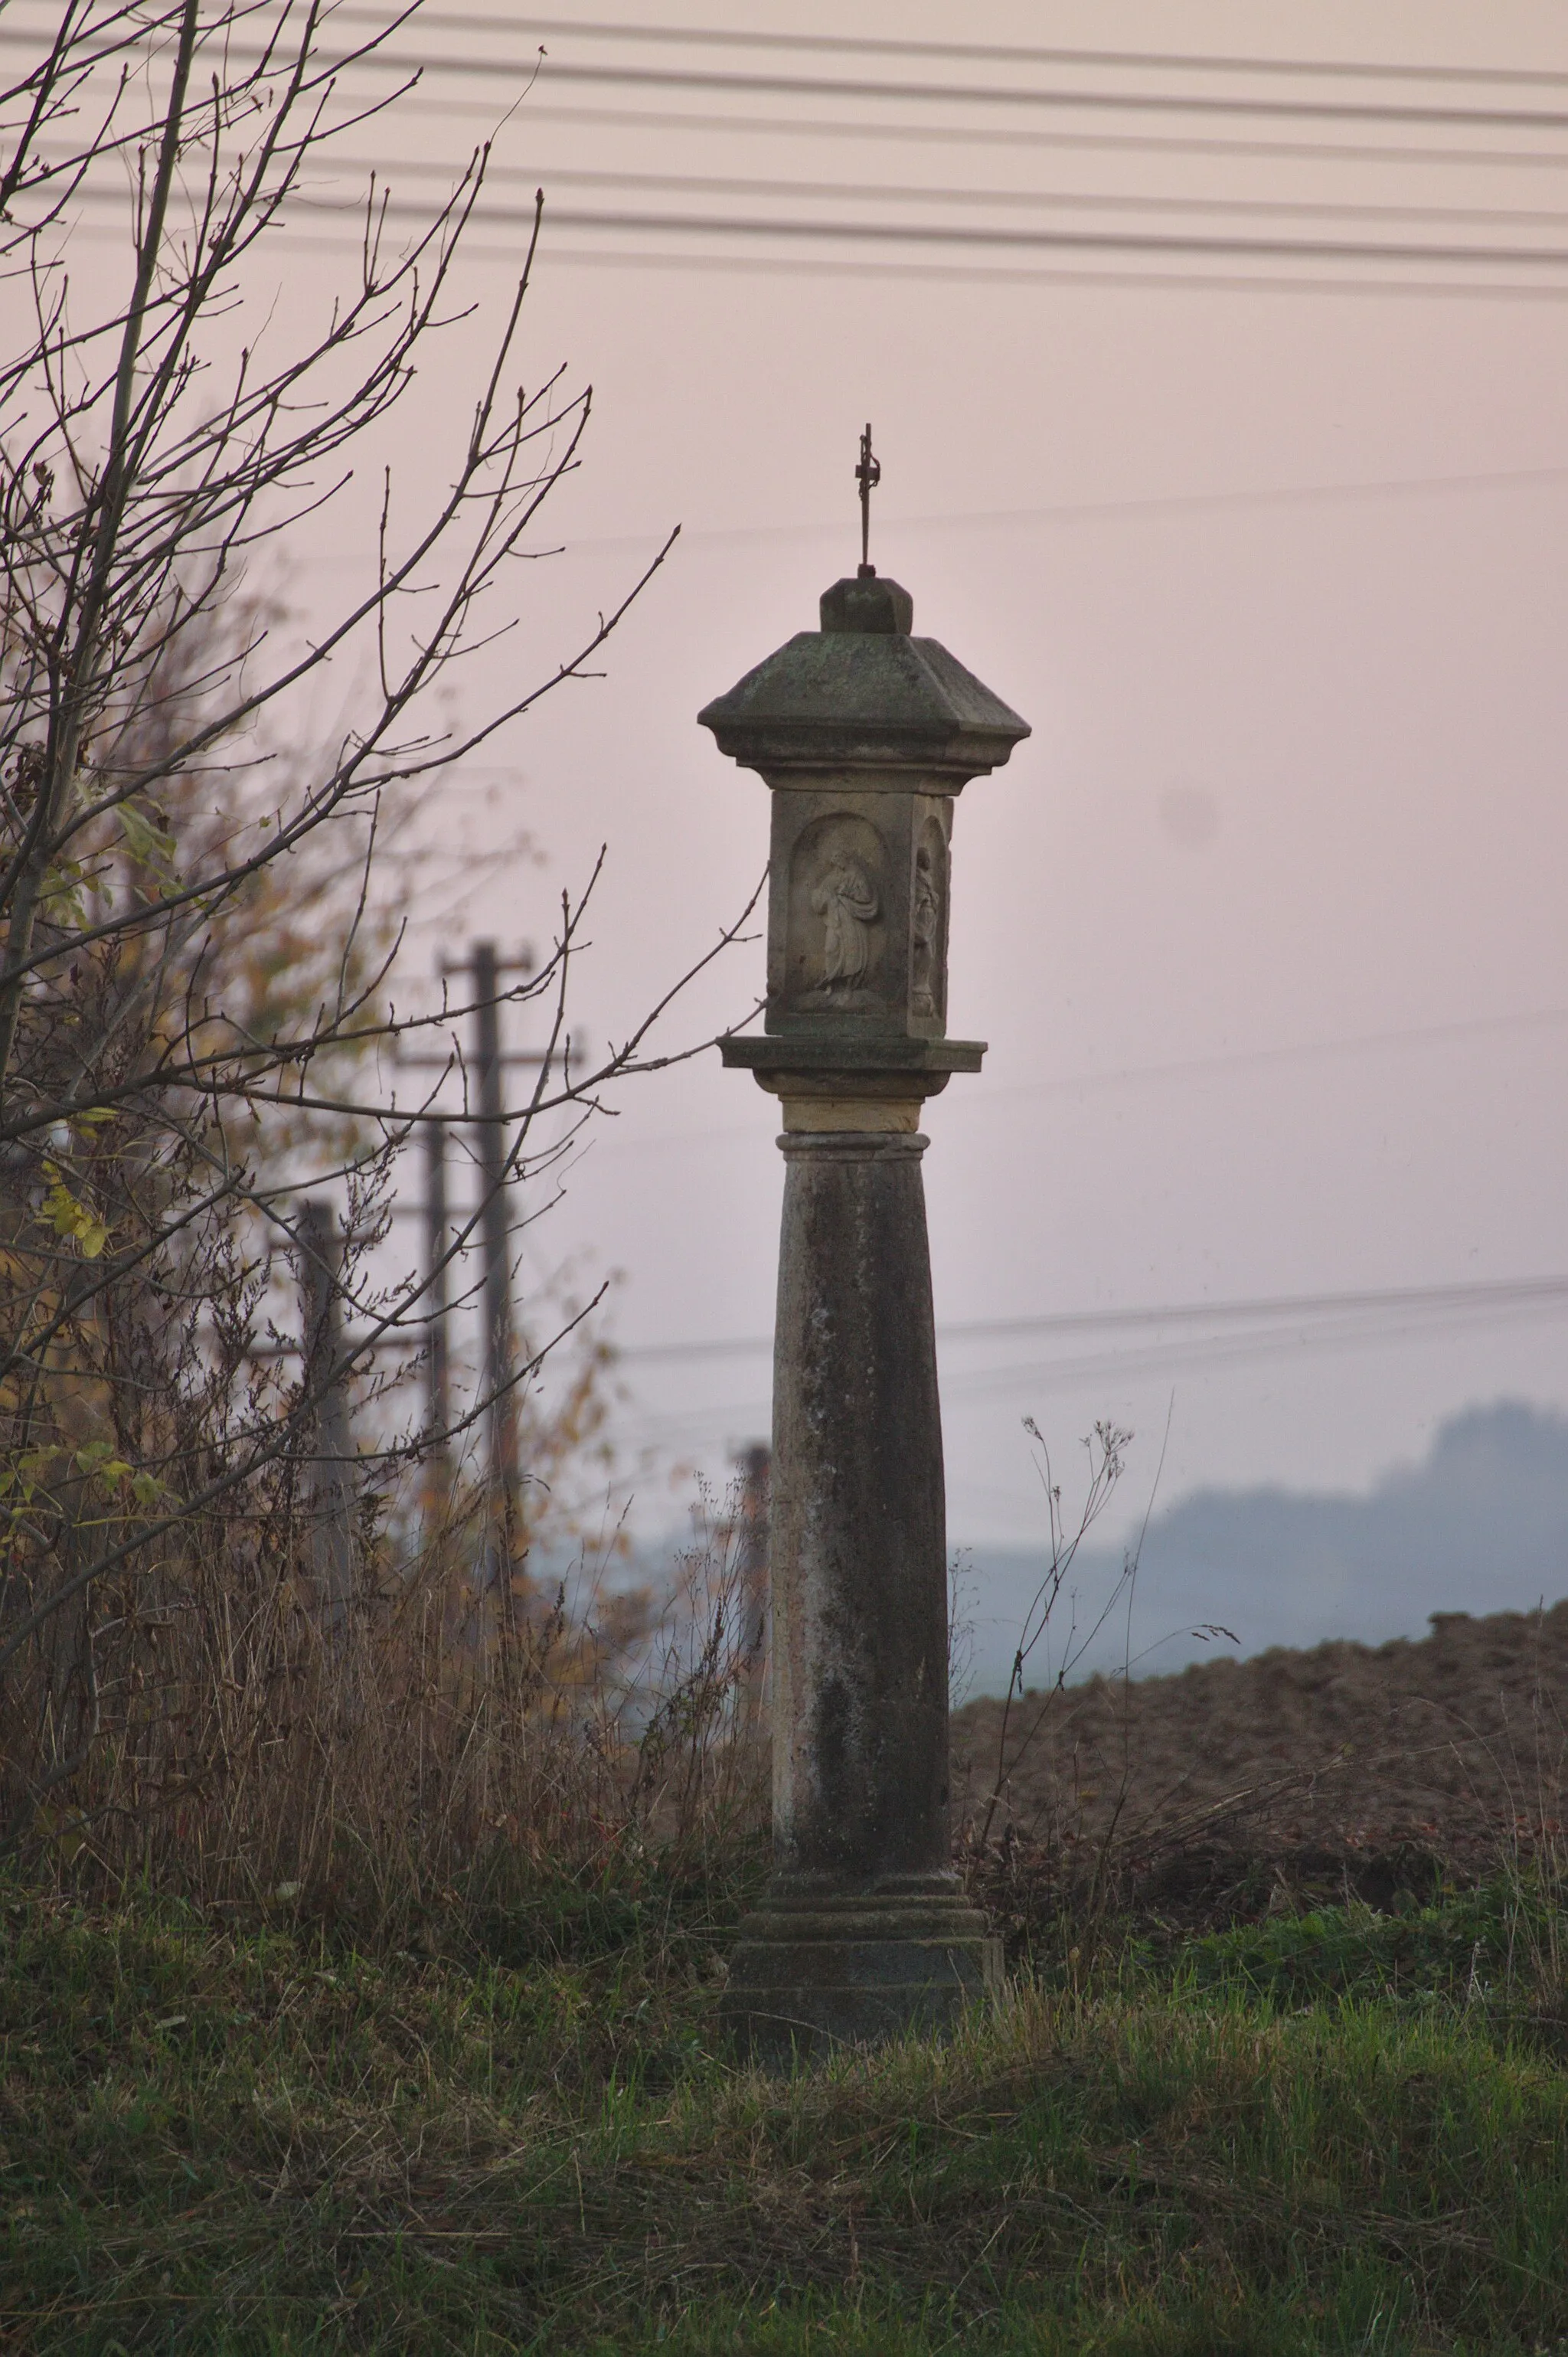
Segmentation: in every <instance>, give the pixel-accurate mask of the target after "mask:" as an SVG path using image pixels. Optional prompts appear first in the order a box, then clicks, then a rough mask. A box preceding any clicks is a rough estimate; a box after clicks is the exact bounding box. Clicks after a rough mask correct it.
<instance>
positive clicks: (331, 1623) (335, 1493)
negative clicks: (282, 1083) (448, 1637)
mask: <svg viewBox="0 0 1568 2357" xmlns="http://www.w3.org/2000/svg"><path fill="white" fill-rule="evenodd" d="M298 1232H299V1290H300V1301H301V1307H302V1309H303V1312H304V1325H305V1387H306V1396H307V1397H312V1398H314V1401H315V1412H314V1418H313V1422H314V1426H315V1434H314V1443H313V1447H312V1451H311V1475H310V1484H309V1513H310V1523H311V1533H310V1553H311V1568H312V1573H313V1576H314V1579H315V1585H316V1607H317V1614H318V1616H319V1619H320V1622H321V1628H322V1631H323V1634H324V1635H326V1636H327V1637H328V1639H329V1640H330V1641H331V1642H332V1643H333V1644H334V1645H336V1646H341V1645H342V1644H343V1643H344V1642H345V1641H346V1640H347V1637H348V1633H349V1620H350V1617H351V1614H352V1610H353V1602H354V1503H355V1500H354V1489H355V1484H354V1466H353V1458H354V1436H353V1429H352V1426H351V1424H350V1421H349V1391H348V1372H349V1371H348V1364H347V1355H346V1353H345V1351H344V1347H343V1290H342V1275H343V1237H342V1235H341V1233H340V1232H339V1230H338V1214H337V1212H336V1211H335V1210H334V1209H333V1207H332V1205H331V1204H330V1203H329V1202H327V1201H326V1200H323V1199H321V1198H320V1197H316V1198H313V1199H311V1200H307V1201H306V1202H304V1203H302V1204H301V1205H300V1208H299V1222H298Z"/></svg>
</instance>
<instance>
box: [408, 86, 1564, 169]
mask: <svg viewBox="0 0 1568 2357" xmlns="http://www.w3.org/2000/svg"><path fill="white" fill-rule="evenodd" d="M399 104H400V106H402V107H403V108H405V109H412V110H414V111H416V112H420V113H426V114H430V115H433V116H436V117H442V116H447V117H451V118H452V119H454V120H456V118H457V117H459V116H461V117H463V118H464V119H465V120H470V119H471V120H476V121H482V122H484V123H486V124H491V125H494V124H496V123H497V121H498V120H499V113H500V112H501V110H500V109H499V107H498V105H497V102H495V101H494V100H491V99H477V98H454V97H452V96H450V95H448V94H446V93H445V92H435V91H420V90H413V91H409V92H408V93H407V95H406V96H404V97H403V98H402V99H400V101H399ZM520 120H526V122H527V124H528V126H529V128H530V129H532V128H533V127H534V126H535V125H536V124H546V123H571V124H590V123H591V124H601V125H604V126H606V127H607V128H610V129H614V130H633V131H658V132H664V131H680V132H688V131H698V132H711V133H713V134H714V135H715V136H723V137H734V138H745V139H747V140H751V139H756V138H758V137H777V138H789V139H853V140H854V141H855V142H856V143H857V144H858V145H864V144H865V143H866V142H868V141H873V140H880V141H882V142H884V143H886V142H887V141H893V142H895V143H897V144H899V145H904V146H918V147H920V148H922V149H924V148H927V147H929V146H932V145H944V146H959V147H987V148H998V147H1024V148H1035V147H1047V148H1051V149H1058V148H1059V149H1061V150H1062V151H1063V152H1064V153H1065V152H1070V153H1072V154H1074V155H1084V154H1093V155H1136V156H1219V157H1234V156H1247V157H1251V158H1253V159H1261V160H1264V161H1267V162H1270V163H1309V164H1311V163H1332V164H1400V165H1411V164H1465V165H1472V164H1473V165H1479V166H1483V167H1486V168H1487V170H1491V169H1493V168H1499V169H1500V168H1509V169H1511V168H1514V167H1527V168H1530V169H1535V170H1540V169H1548V170H1550V169H1552V168H1555V167H1561V166H1563V165H1568V149H1564V148H1541V149H1525V148H1519V147H1420V146H1413V145H1409V144H1408V143H1407V144H1405V145H1400V146H1371V145H1368V144H1367V143H1366V142H1365V141H1354V142H1352V141H1345V140H1337V141H1323V140H1302V139H1292V140H1281V139H1208V138H1204V137H1202V136H1201V135H1197V134H1192V135H1187V136H1185V137H1184V136H1172V135H1169V134H1167V133H1163V132H1158V131H1147V130H1139V131H1137V132H1114V131H1066V130H1061V129H1053V130H1048V131H1047V130H1042V129H1037V128H1031V129H1027V130H1025V129H1022V128H1020V127H1019V125H1017V124H1007V123H988V124H952V123H932V122H930V121H929V119H928V120H926V121H924V122H908V123H886V122H878V121H874V120H869V119H867V118H866V117H865V116H861V117H858V118H856V117H852V116H845V117H843V118H842V119H840V118H833V117H822V118H820V119H813V118H812V117H811V116H810V115H788V114H683V113H673V112H671V110H670V109H668V108H660V109H659V110H657V111H653V110H650V109H646V108H643V109H638V108H633V107H625V106H572V105H565V106H555V105H552V104H549V103H547V102H542V101H540V100H539V99H537V98H531V99H530V101H529V107H528V113H527V116H526V118H520Z"/></svg>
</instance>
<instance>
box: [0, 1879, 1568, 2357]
mask: <svg viewBox="0 0 1568 2357" xmlns="http://www.w3.org/2000/svg"><path fill="white" fill-rule="evenodd" d="M580 1929H581V1927H580V1926H579V1930H580ZM1561 1930H1562V1921H1561V1918H1560V1916H1559V1915H1558V1914H1557V1912H1556V1911H1555V1910H1554V1909H1553V1908H1552V1905H1551V1904H1550V1903H1549V1902H1548V1900H1546V1899H1544V1898H1538V1899H1535V1900H1531V1899H1530V1898H1529V1896H1528V1894H1520V1892H1518V1891H1517V1890H1516V1891H1513V1892H1511V1893H1510V1892H1509V1891H1508V1890H1506V1889H1498V1890H1496V1891H1493V1892H1490V1893H1482V1894H1475V1893H1471V1894H1467V1895H1464V1896H1457V1897H1451V1898H1450V1899H1448V1900H1445V1901H1444V1904H1443V1905H1441V1906H1438V1907H1435V1908H1433V1909H1430V1910H1424V1911H1422V1912H1418V1913H1416V1912H1412V1913H1411V1914H1409V1915H1406V1916H1403V1917H1388V1918H1385V1917H1380V1916H1374V1915H1371V1914H1369V1913H1368V1912H1367V1911H1366V1910H1324V1911H1322V1912H1320V1913H1319V1914H1317V1915H1316V1916H1309V1917H1305V1918H1300V1919H1288V1918H1287V1919H1281V1920H1279V1921H1269V1922H1265V1923H1263V1924H1262V1925H1261V1926H1258V1927H1256V1928H1255V1929H1251V1930H1247V1931H1241V1932H1230V1933H1226V1934H1224V1935H1223V1936H1220V1937H1215V1938H1208V1939H1202V1940H1196V1941H1192V1942H1189V1943H1185V1944H1184V1945H1181V1946H1179V1947H1177V1948H1176V1950H1175V1951H1174V1952H1173V1953H1168V1954H1165V1955H1164V1956H1156V1955H1155V1953H1153V1952H1152V1951H1151V1950H1149V1949H1147V1948H1140V1947H1138V1946H1137V1945H1135V1944H1129V1945H1128V1946H1127V1947H1126V1948H1125V1949H1124V1950H1123V1951H1122V1953H1121V1954H1120V1955H1119V1956H1117V1957H1115V1958H1112V1960H1111V1961H1109V1962H1108V1963H1107V1964H1104V1965H1102V1967H1101V1970H1100V1971H1099V1973H1098V1974H1097V1975H1094V1976H1091V1977H1090V1979H1089V1980H1088V1981H1087V1982H1086V1983H1085V1984H1084V1985H1082V1986H1079V1987H1077V1988H1075V1987H1073V1986H1071V1985H1070V1984H1066V1985H1064V1986H1061V1987H1059V1988H1055V1989H1053V1988H1051V1987H1048V1986H1043V1985H1041V1986H1031V1987H1028V1988H1026V1989H1024V1990H1022V1991H1020V1993H1019V1995H1018V1996H1017V1999H1016V2002H1015V2004H1014V2006H1013V2007H1012V2008H1011V2010H1010V2011H1009V2012H1008V2013H1006V2014H1005V2015H1004V2016H1003V2017H1001V2018H997V2019H994V2020H992V2021H989V2022H985V2023H981V2024H977V2025H976V2026H975V2027H974V2029H972V2031H971V2032H970V2033H968V2034H966V2035H965V2036H964V2037H963V2038H962V2039H961V2040H957V2041H955V2042H954V2043H953V2044H952V2045H950V2046H949V2047H947V2048H939V2049H932V2048H929V2047H925V2046H920V2045H914V2044H912V2045H910V2046H908V2047H906V2048H902V2049H898V2050H892V2051H889V2052H886V2053H885V2054H883V2055H881V2056H879V2057H877V2058H875V2059H872V2060H866V2059H855V2058H850V2059H846V2060H845V2061H843V2063H842V2064H841V2065H840V2066H838V2067H836V2068H835V2069H832V2070H830V2071H826V2072H820V2073H818V2074H815V2075H813V2076H808V2077H803V2078H800V2079H798V2080H796V2081H793V2082H789V2083H779V2082H770V2081H768V2080H766V2079H763V2078H761V2077H758V2076H757V2075H755V2074H752V2073H750V2072H742V2071H739V2070H737V2069H736V2068H735V2067H734V2066H733V2064H732V2063H731V2062H730V2061H728V2060H727V2059H726V2058H725V2055H724V2053H723V2052H722V2050H718V2049H717V2048H716V2046H715V2044H714V1986H715V1972H716V1969H717V1967H718V1956H719V1951H718V1949H717V1947H716V1946H715V1945H714V1943H713V1940H712V1939H711V1938H710V1937H709V1936H708V1935H706V1934H704V1933H703V1931H702V1930H701V1929H700V1928H699V1929H697V1930H694V1931H693V1930H688V1931H685V1932H682V1930H681V1928H680V1921H679V1919H678V1918H674V1917H671V1915H670V1914H669V1913H668V1911H666V1912H665V1913H664V1914H662V1915H660V1913H659V1911H658V1910H653V1909H651V1908H644V1909H640V1910H639V1909H638V1908H631V1909H628V1910H622V1911H621V1912H620V1913H619V1914H616V1913H615V1912H614V1910H612V1911H611V1913H610V1915H609V1916H607V1917H603V1918H601V1917H598V1916H596V1917H595V1918H594V1921H593V1924H592V1925H591V1927H590V1931H589V1933H588V1934H585V1936H583V1937H582V1938H580V1939H578V1940H577V1941H576V1942H575V1945H573V1946H572V1953H570V1954H566V1955H564V1954H563V1953H562V1943H561V1941H560V1940H559V1939H557V1940H556V1941H555V1942H554V1943H553V1945H551V1944H550V1943H541V1942H535V1943H533V1944H534V1947H535V1949H536V1951H537V1953H535V1954H534V1955H533V1957H532V1961H523V1962H513V1963H510V1964H500V1963H497V1962H495V1961H493V1959H491V1960H487V1959H486V1958H485V1957H482V1956H475V1957H470V1958H467V1959H456V1960H454V1959H451V1958H440V1957H426V1958H421V1959H416V1958H414V1957H413V1956H410V1955H406V1954H393V1955H382V1956H365V1955H359V1954H355V1953H352V1952H350V1951H347V1950H345V1949H343V1948H342V1947H341V1946H334V1945H332V1944H331V1943H329V1942H328V1941H327V1940H326V1939H325V1938H324V1936H323V1935H322V1934H320V1933H319V1932H310V1931H308V1930H306V1929H304V1928H302V1927H300V1926H298V1925H295V1924H291V1923H289V1922H286V1921H277V1922H274V1923H272V1924H270V1925H269V1924H264V1923H252V1924H251V1925H249V1926H248V1927H246V1928H244V1929H243V1930H241V1929H238V1928H234V1927H229V1928H225V1927H224V1926H223V1925H222V1924H221V1923H220V1922H217V1921H213V1920H211V1919H208V1920H202V1919H201V1918H199V1917H198V1916H197V1915H195V1914H194V1913H191V1912H189V1911H187V1910H178V1909H174V1908H170V1907H168V1906H160V1905H158V1904H157V1903H156V1902H154V1901H151V1900H143V1901H141V1902H140V1903H138V1904H135V1905H127V1906H125V1907H123V1908H121V1909H120V1910H116V1911H114V1912H112V1913H110V1912H97V1913H94V1912H91V1911H87V1910H73V1909H71V1908H69V1907H66V1906H63V1905H61V1904H59V1903H58V1902H49V1901H46V1900H41V1899H38V1898H28V1897H26V1896H13V1897H12V1898H11V1899H10V1900H9V1901H8V1902H6V1903H3V1904H0V2202H3V2212H4V2216H3V2225H0V2348H10V2349H16V2350H25V2351H27V2352H34V2351H37V2352H52V2351H70V2352H101V2357H111V2352H116V2351H122V2352H133V2351H142V2350H158V2351H165V2350H167V2351H191V2352H204V2357H205V2352H247V2357H248V2353H249V2352H258V2353H259V2352H279V2357H281V2352H306V2351H311V2352H326V2351H338V2350H342V2351H349V2350H354V2351H359V2350H370V2351H378V2352H389V2357H390V2352H400V2357H402V2352H435V2351H440V2352H447V2351H451V2352H473V2357H480V2352H501V2351H507V2352H514V2351H516V2352H521V2351H540V2352H544V2351H552V2352H553V2351H558V2350H560V2351H566V2350H571V2351H585V2352H622V2351H631V2350H645V2349H647V2350H653V2349H659V2350H662V2351H665V2352H671V2357H699V2352H701V2357H720V2352H723V2357H733V2352H766V2353H767V2357H807V2352H822V2353H823V2357H825V2352H856V2357H934V2352H938V2351H949V2350H961V2351H964V2352H969V2351H973V2352H983V2357H991V2352H995V2357H1002V2352H1007V2357H1013V2352H1030V2357H1068V2352H1073V2353H1074V2357H1077V2352H1097V2357H1099V2353H1100V2352H1103V2357H1251V2352H1257V2357H1264V2352H1267V2357H1293V2353H1294V2352H1345V2357H1350V2352H1376V2357H1396V2353H1397V2352H1424V2351H1429V2350H1432V2351H1435V2350H1444V2351H1451V2352H1481V2351H1487V2352H1499V2357H1500V2352H1516V2357H1527V2352H1529V2357H1534V2352H1541V2351H1552V2352H1568V2070H1565V2067H1564V2059H1563V2058H1564V2044H1563V2027H1562V2017H1563V2012H1564V2010H1565V2008H1564V2005H1563V1996H1562V1991H1561V1986H1560V1984H1559V1982H1558V1980H1557V1976H1556V1975H1557V1965H1556V1958H1557V1955H1558V1953H1559V1950H1558V1945H1557V1943H1558V1938H1559V1934H1560V1932H1561ZM528 1948H529V1942H528V1941H527V1940H526V1939H523V1938H521V1937H520V1938H519V1939H517V1940H515V1941H513V1942H511V1943H510V1953H512V1954H513V1955H514V1956H516V1955H520V1954H521V1955H524V1956H525V1957H526V1955H527V1952H528ZM1077 1969H1078V1970H1079V1973H1080V1974H1081V1966H1079V1967H1078V1968H1077Z"/></svg>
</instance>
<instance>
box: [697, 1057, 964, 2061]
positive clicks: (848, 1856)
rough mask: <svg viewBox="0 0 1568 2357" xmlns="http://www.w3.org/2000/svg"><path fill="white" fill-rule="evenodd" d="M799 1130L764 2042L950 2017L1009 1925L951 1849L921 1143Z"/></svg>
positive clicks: (761, 2002) (746, 1974)
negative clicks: (986, 1913) (984, 1909)
mask: <svg viewBox="0 0 1568 2357" xmlns="http://www.w3.org/2000/svg"><path fill="white" fill-rule="evenodd" d="M867 1110H868V1111H869V1112H872V1113H873V1114H875V1112H876V1111H877V1110H879V1109H878V1108H876V1107H875V1103H873V1105H872V1106H871V1107H868V1108H867ZM780 1145H781V1146H782V1148H783V1151H784V1157H785V1163H786V1176H785V1184H784V1218H783V1232H782V1238H781V1242H780V1246H779V1312H778V1323H777V1327H776V1329H775V1341H774V1382H773V1398H774V1412H773V1498H772V1518H771V1529H770V1560H771V1566H772V1577H773V1632H774V1634H773V1712H774V1725H775V1730H776V1732H775V1738H774V1754H773V1838H774V1857H775V1873H774V1876H773V1879H772V1881H771V1883H770V1884H769V1887H768V1895H767V1898H766V1900H765V1901H764V1903H763V1905H762V1907H761V1908H760V1909H759V1910H758V1911H757V1914H755V1915H754V1916H752V1917H751V1918H750V1919H749V1920H748V1921H747V1922H746V1924H744V1925H743V1927H742V1932H741V1939H740V1944H739V1946H738V1948H737V1949H736V1953H735V1957H734V1960H733V1962H732V1964H731V1969H730V1983H729V1987H728V1990H727V1992H726V1996H725V2013H726V2015H727V2017H728V2018H729V2019H730V2020H731V2021H732V2023H733V2024H734V2025H735V2027H736V2029H737V2030H738V2031H739V2033H740V2035H741V2037H742V2039H743V2040H744V2041H745V2042H746V2045H747V2046H748V2047H749V2048H750V2049H751V2050H753V2051H754V2052H757V2053H758V2054H760V2055H762V2056H763V2057H765V2058H767V2059H775V2058H778V2059H787V2058H788V2057H789V2054H790V2052H791V2051H792V2050H793V2051H794V2052H796V2053H799V2054H802V2055H811V2054H816V2053H820V2052H822V2051H823V2050H828V2049H831V2048H832V2046H833V2045H835V2044H838V2043H841V2042H846V2041H853V2040H865V2039H875V2038H880V2037H886V2036H888V2035H891V2034H894V2033H896V2032H897V2031H900V2030H903V2029H914V2028H921V2029H939V2028H942V2027H948V2026H950V2025H951V2024H952V2023H953V2022H954V2021H955V2020H956V2019H957V2018H959V2017H960V2015H961V2013H962V2011H963V2010H964V2008H965V2007H967V2006H968V2005H970V2004H972V2002H973V2001H974V2000H975V1999H976V1998H978V1997H980V1996H983V1994H984V1992H985V1991H986V1990H987V1989H988V1988H989V1987H991V1986H993V1985H994V1984H995V1982H996V1981H997V1980H998V1978H999V1976H1000V1955H999V1950H998V1943H996V1942H994V1941H993V1940H992V1939H990V1938H988V1937H987V1935H986V1932H985V1926H984V1922H983V1919H982V1917H981V1916H980V1915H979V1914H977V1913H976V1911H975V1910H973V1909H972V1907H970V1906H969V1905H968V1903H967V1902H966V1901H965V1900H964V1899H963V1896H962V1894H961V1889H960V1887H959V1883H958V1879H957V1877H956V1876H955V1875H954V1874H953V1873H952V1872H951V1871H950V1867H949V1864H948V1857H949V1830H948V1592H947V1540H946V1524H945V1512H944V1501H943V1490H942V1442H941V1411H940V1405H939V1401H938V1396H937V1362H936V1340H935V1335H934V1331H933V1327H932V1318H931V1282H930V1265H929V1253H928V1248H927V1242H926V1206H925V1195H924V1189H923V1188H922V1185H921V1179H920V1157H921V1155H922V1154H923V1153H924V1151H925V1146H926V1140H925V1139H924V1138H923V1137H921V1136H918V1135H910V1134H908V1132H903V1133H898V1132H893V1133H889V1132H888V1131H886V1130H884V1129H876V1130H870V1129H863V1130H854V1129H838V1130H831V1131H800V1130H791V1131H787V1132H786V1134H785V1135H784V1136H783V1138H782V1139H781V1140H780Z"/></svg>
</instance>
